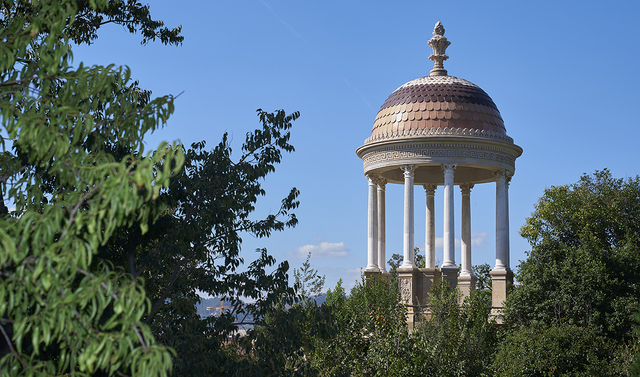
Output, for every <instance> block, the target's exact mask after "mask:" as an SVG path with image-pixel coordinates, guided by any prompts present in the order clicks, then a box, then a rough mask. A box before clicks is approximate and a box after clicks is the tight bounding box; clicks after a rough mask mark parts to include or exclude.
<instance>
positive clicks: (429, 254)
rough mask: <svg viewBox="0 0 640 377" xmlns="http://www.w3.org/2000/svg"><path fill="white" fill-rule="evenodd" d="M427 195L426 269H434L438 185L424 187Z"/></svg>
mask: <svg viewBox="0 0 640 377" xmlns="http://www.w3.org/2000/svg"><path fill="white" fill-rule="evenodd" d="M423 187H424V191H425V192H426V194H427V226H426V232H425V237H424V248H425V252H424V257H425V267H426V268H434V267H435V266H436V224H435V203H434V202H435V200H434V198H435V194H436V188H437V187H438V186H437V185H434V184H428V185H423Z"/></svg>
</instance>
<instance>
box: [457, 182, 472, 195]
mask: <svg viewBox="0 0 640 377" xmlns="http://www.w3.org/2000/svg"><path fill="white" fill-rule="evenodd" d="M473 186H475V185H474V184H473V183H462V184H460V191H461V192H462V195H470V194H471V189H472V188H473Z"/></svg>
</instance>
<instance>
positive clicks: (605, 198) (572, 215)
mask: <svg viewBox="0 0 640 377" xmlns="http://www.w3.org/2000/svg"><path fill="white" fill-rule="evenodd" d="M520 233H521V235H522V236H523V237H524V238H525V239H527V240H528V241H529V243H530V244H531V251H530V252H529V256H528V258H527V259H526V260H525V261H523V262H522V263H521V264H520V266H519V269H518V273H517V275H516V278H517V281H518V282H519V285H518V286H517V287H516V289H515V290H514V292H513V293H512V294H511V295H510V296H509V297H508V298H507V303H506V307H507V308H506V318H507V320H508V322H510V323H514V324H519V325H527V326H528V325H530V324H531V323H533V322H540V323H546V324H561V323H566V324H574V325H578V326H583V327H584V326H589V327H591V328H593V329H594V330H595V331H596V332H597V333H598V334H602V335H607V336H610V337H613V338H615V339H618V340H620V339H622V338H624V337H627V336H630V335H631V328H632V324H633V313H634V312H635V311H636V310H637V308H638V304H639V301H638V300H639V297H640V178H639V177H634V178H628V179H626V180H625V179H616V178H613V177H612V176H611V173H610V172H609V171H608V170H602V171H596V172H595V173H594V174H593V175H583V176H582V177H581V178H580V180H579V181H578V182H577V183H575V184H572V185H566V186H556V187H551V188H549V189H547V190H545V192H544V195H543V196H542V197H541V198H540V200H539V201H538V203H537V205H536V208H535V211H534V212H533V213H532V215H531V217H529V218H527V220H526V223H525V225H524V226H523V227H522V228H521V230H520Z"/></svg>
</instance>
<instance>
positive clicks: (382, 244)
mask: <svg viewBox="0 0 640 377" xmlns="http://www.w3.org/2000/svg"><path fill="white" fill-rule="evenodd" d="M386 184H387V180H386V179H384V178H379V179H378V268H379V269H380V271H382V272H386V271H387V268H386V265H387V263H386V260H387V259H386V258H387V257H386V255H385V254H386V248H387V246H386V229H385V228H386V219H385V202H384V194H385V186H386Z"/></svg>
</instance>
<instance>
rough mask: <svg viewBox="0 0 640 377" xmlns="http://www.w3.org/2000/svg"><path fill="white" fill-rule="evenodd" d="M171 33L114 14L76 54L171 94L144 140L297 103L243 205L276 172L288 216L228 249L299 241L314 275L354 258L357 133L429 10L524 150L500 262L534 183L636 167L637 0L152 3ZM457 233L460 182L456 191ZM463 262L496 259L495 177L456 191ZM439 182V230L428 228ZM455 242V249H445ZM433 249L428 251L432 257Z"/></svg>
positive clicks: (395, 76) (393, 84)
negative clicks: (296, 203) (465, 252)
mask: <svg viewBox="0 0 640 377" xmlns="http://www.w3.org/2000/svg"><path fill="white" fill-rule="evenodd" d="M149 4H150V7H151V13H152V15H153V16H154V17H155V18H156V19H160V20H163V21H165V23H166V25H167V26H169V27H175V26H177V25H182V28H183V34H184V36H185V41H184V43H183V45H182V46H180V47H168V46H164V45H162V44H161V43H159V42H155V43H150V44H149V45H146V46H141V45H140V43H139V42H140V39H141V37H140V36H134V35H130V34H129V33H127V32H126V31H125V30H123V29H122V28H121V27H118V26H109V27H106V28H105V29H104V30H102V31H101V33H100V36H99V39H98V40H97V42H96V43H95V44H94V45H93V46H91V47H78V48H76V49H75V62H76V63H79V62H80V61H83V62H85V64H101V65H106V64H110V63H115V64H117V65H128V66H129V67H130V68H131V69H132V76H133V77H134V78H136V79H138V80H140V83H141V86H142V87H144V88H146V89H150V90H152V91H153V93H154V95H157V96H158V95H164V94H174V95H177V94H179V93H183V94H182V95H181V96H180V97H179V98H178V100H177V101H176V112H175V114H174V115H173V116H172V118H171V119H170V120H169V122H168V124H167V126H166V127H165V128H164V129H163V130H161V131H160V132H157V133H155V134H153V135H151V136H150V137H148V138H147V148H154V147H156V146H157V145H158V144H159V143H160V141H161V140H167V141H173V140H180V141H182V142H183V143H185V144H190V143H192V142H195V141H200V140H203V139H204V140H207V142H208V145H209V146H210V147H213V146H214V145H216V144H217V143H218V142H219V141H220V139H221V137H222V134H223V133H224V132H229V134H230V135H231V137H232V139H233V144H232V145H233V146H234V147H235V150H236V154H235V155H236V156H237V155H238V153H239V152H240V145H241V142H242V140H243V139H244V135H245V133H246V132H248V131H250V130H253V129H254V128H256V127H258V118H257V117H256V113H255V110H256V109H258V108H262V109H264V110H268V111H273V110H276V109H285V110H286V111H287V112H292V111H300V113H301V117H300V118H299V119H298V120H297V121H296V122H295V124H294V127H293V130H292V139H291V141H292V144H293V145H294V146H295V147H296V152H294V153H293V154H291V155H285V157H284V162H283V163H282V164H281V165H280V166H278V167H277V170H276V173H275V174H273V175H271V176H270V177H268V179H267V180H266V182H265V188H266V190H267V196H266V197H265V198H263V199H262V200H261V201H260V203H259V205H258V208H257V211H256V218H257V217H262V216H265V215H267V214H269V213H273V212H275V211H277V209H278V207H279V203H280V200H281V199H282V198H283V197H284V196H285V195H286V194H287V193H288V192H289V190H290V189H291V187H297V188H298V189H300V191H301V195H300V201H301V206H300V208H299V210H298V211H297V215H298V218H299V220H300V223H299V225H298V226H297V227H296V228H295V229H289V230H286V231H284V232H282V233H279V234H276V235H274V236H273V237H271V238H270V239H254V238H252V237H251V236H246V237H245V238H244V244H243V256H244V257H245V259H246V260H251V259H252V257H253V250H254V249H255V248H258V247H266V248H267V249H268V250H269V252H270V253H271V254H272V255H274V256H275V257H276V258H277V259H278V260H279V261H282V260H285V259H286V260H289V263H290V265H291V267H292V268H296V267H299V266H300V265H301V264H302V262H303V261H304V256H306V252H308V251H309V250H311V251H313V256H314V259H313V260H312V266H313V267H314V268H317V269H319V270H320V273H321V274H325V275H326V278H327V284H326V286H327V287H329V288H330V287H333V286H335V284H336V282H337V280H338V279H340V278H342V279H343V280H344V281H345V285H346V286H351V285H352V284H353V282H354V281H355V280H356V279H357V278H358V277H359V269H360V268H361V267H364V266H366V263H367V255H366V254H367V253H366V247H367V182H366V180H365V178H364V176H363V172H362V161H361V160H360V159H359V158H358V157H357V156H356V154H355V149H356V148H357V147H359V146H361V145H362V144H363V142H364V140H365V138H367V137H368V136H369V135H370V133H371V128H372V126H373V121H374V119H375V116H376V113H377V110H378V109H379V108H380V106H381V105H382V103H383V102H384V101H385V99H386V98H387V97H388V96H389V95H390V94H391V93H392V92H393V91H394V90H395V89H396V88H398V87H399V86H401V85H403V84H404V83H406V82H408V81H411V80H413V79H416V78H419V77H422V76H426V75H428V74H429V70H430V69H431V68H432V66H433V63H432V62H431V61H430V60H428V56H429V54H430V53H431V49H430V48H429V47H428V45H427V40H428V39H429V38H430V37H431V32H432V31H433V27H434V24H435V23H436V22H437V21H441V22H442V23H443V25H444V27H445V29H446V34H445V36H446V37H447V38H448V39H449V41H451V42H452V44H451V46H450V47H449V49H448V50H447V53H448V55H449V57H450V58H449V60H447V61H446V62H445V68H446V69H447V70H448V71H449V75H451V76H457V77H460V78H464V79H466V80H468V81H471V82H473V83H475V84H477V85H479V86H480V87H482V88H483V89H484V90H485V91H486V92H487V93H488V94H489V95H490V96H491V97H492V98H493V100H494V102H495V103H496V105H497V106H498V108H499V110H500V112H501V114H502V118H503V119H504V122H505V126H506V128H507V133H508V135H509V136H511V137H512V138H513V139H514V141H515V143H516V144H518V145H520V146H521V147H522V148H523V149H524V153H523V155H522V156H521V157H520V158H519V159H518V160H517V161H516V173H515V176H514V177H513V180H512V181H511V185H510V191H509V197H510V232H511V234H510V236H511V261H512V262H511V264H512V266H511V267H512V268H516V267H517V264H518V261H519V260H522V259H525V258H526V254H525V252H526V251H527V250H529V249H530V248H529V245H528V244H527V243H526V242H525V241H524V240H523V239H522V238H521V237H520V236H519V235H518V229H519V228H520V226H522V225H523V224H524V222H525V219H526V217H527V216H529V215H530V214H531V212H532V211H533V210H534V205H535V203H536V201H537V200H538V198H539V197H540V196H541V195H542V193H543V191H544V189H545V188H547V187H550V186H554V185H563V184H568V183H573V182H576V181H577V180H578V179H579V177H580V175H581V174H583V173H591V172H593V171H594V170H596V169H603V168H609V169H610V170H611V171H612V173H613V175H614V176H616V177H631V176H636V175H638V174H640V163H639V161H640V158H639V157H640V149H639V148H638V146H637V144H638V140H640V122H639V121H638V119H639V118H638V117H637V116H636V113H637V109H638V108H640V105H639V104H640V94H639V90H638V88H640V74H639V73H638V61H639V60H640V48H639V47H640V43H639V42H638V37H640V23H638V22H637V17H638V15H639V14H640V3H638V2H635V1H615V0H614V1H608V2H602V1H598V2H596V1H563V2H560V1H533V2H521V1H518V2H516V1H482V2H480V1H446V2H445V1H438V2H436V1H384V2H383V1H345V0H342V1H323V2H310V1H299V0H298V1H275V0H239V1H192V0H183V1H180V2H177V1H164V0H159V1H151V2H149ZM402 193H403V192H402V187H401V186H399V185H387V196H386V199H387V256H388V257H389V256H390V255H391V254H392V253H394V252H396V253H400V252H401V250H402V200H403V198H402ZM455 200H456V222H457V223H458V224H457V228H458V229H457V230H456V236H457V237H459V234H460V231H459V216H460V215H459V211H460V205H459V203H460V193H459V190H457V189H456V197H455ZM471 203H472V209H471V212H472V223H471V227H472V232H473V234H474V244H473V247H472V262H473V263H474V264H479V263H485V262H486V263H489V264H490V265H491V266H493V263H494V260H495V245H494V238H495V229H494V225H495V185H494V184H483V185H476V187H475V188H474V189H473V191H472V195H471ZM442 204H443V197H442V191H441V189H440V191H439V192H438V193H436V212H437V215H436V233H437V236H438V237H441V234H442V224H441V223H442V214H441V213H440V212H441V209H442V206H443V205H442ZM424 205H425V198H424V191H423V190H422V189H421V188H420V189H418V188H416V245H417V246H420V247H422V246H423V245H424V223H425V221H424V209H423V208H424ZM459 253H460V250H459V249H457V250H456V262H458V263H459V261H460V255H459ZM436 258H437V259H438V260H440V261H441V260H442V252H441V249H440V251H439V254H437V255H436Z"/></svg>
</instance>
